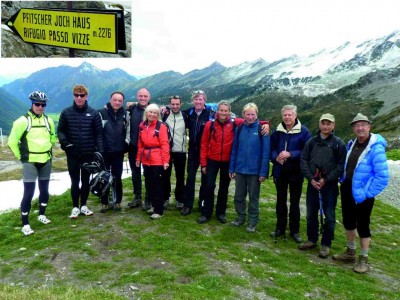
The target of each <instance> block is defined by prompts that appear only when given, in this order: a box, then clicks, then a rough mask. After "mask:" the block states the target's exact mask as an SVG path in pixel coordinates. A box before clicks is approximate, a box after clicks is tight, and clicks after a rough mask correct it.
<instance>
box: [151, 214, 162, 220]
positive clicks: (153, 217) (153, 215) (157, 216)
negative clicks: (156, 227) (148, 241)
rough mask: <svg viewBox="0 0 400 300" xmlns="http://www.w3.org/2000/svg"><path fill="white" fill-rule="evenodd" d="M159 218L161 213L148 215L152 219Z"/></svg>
mask: <svg viewBox="0 0 400 300" xmlns="http://www.w3.org/2000/svg"><path fill="white" fill-rule="evenodd" d="M160 218H162V215H159V214H152V215H151V216H150V219H152V220H158V219H160Z"/></svg>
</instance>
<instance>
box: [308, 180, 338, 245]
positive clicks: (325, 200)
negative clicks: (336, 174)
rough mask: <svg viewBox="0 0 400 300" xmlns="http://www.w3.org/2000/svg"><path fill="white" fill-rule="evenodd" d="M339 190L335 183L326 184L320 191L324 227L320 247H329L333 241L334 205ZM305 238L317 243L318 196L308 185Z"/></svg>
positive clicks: (315, 190) (316, 191)
mask: <svg viewBox="0 0 400 300" xmlns="http://www.w3.org/2000/svg"><path fill="white" fill-rule="evenodd" d="M338 194H339V189H338V186H337V182H336V181H335V182H328V183H326V184H325V185H324V186H323V188H322V189H321V197H322V208H323V211H324V226H323V234H322V239H321V245H322V246H328V247H330V246H331V244H332V240H333V239H334V232H335V224H336V215H335V209H336V203H337V196H338ZM306 205H307V236H308V240H309V241H311V242H313V243H317V241H318V236H319V231H318V229H319V225H318V224H319V221H318V219H319V213H320V212H319V195H318V190H317V189H315V188H314V187H313V186H312V185H311V184H310V183H308V186H307V199H306Z"/></svg>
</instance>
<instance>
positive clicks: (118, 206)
mask: <svg viewBox="0 0 400 300" xmlns="http://www.w3.org/2000/svg"><path fill="white" fill-rule="evenodd" d="M114 210H115V211H121V210H122V207H121V203H115V206H114Z"/></svg>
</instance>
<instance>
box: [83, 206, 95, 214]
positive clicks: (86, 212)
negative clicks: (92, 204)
mask: <svg viewBox="0 0 400 300" xmlns="http://www.w3.org/2000/svg"><path fill="white" fill-rule="evenodd" d="M81 214H82V215H85V216H91V215H93V212H92V211H91V210H90V209H89V208H88V207H87V206H86V205H84V206H82V207H81Z"/></svg>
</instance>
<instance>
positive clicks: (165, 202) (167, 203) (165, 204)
mask: <svg viewBox="0 0 400 300" xmlns="http://www.w3.org/2000/svg"><path fill="white" fill-rule="evenodd" d="M168 205H169V199H167V200H165V201H164V208H165V209H167V208H168Z"/></svg>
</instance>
